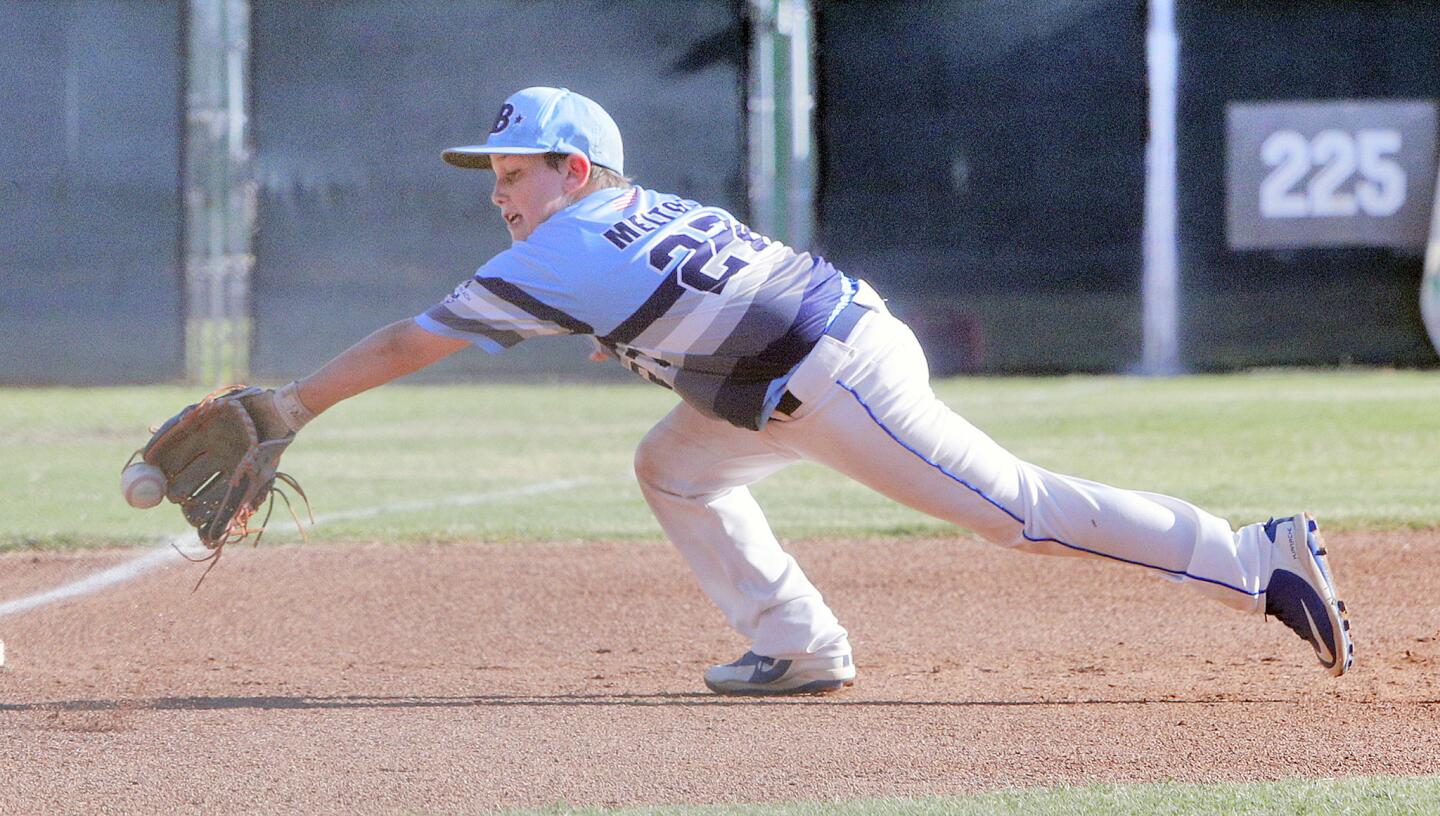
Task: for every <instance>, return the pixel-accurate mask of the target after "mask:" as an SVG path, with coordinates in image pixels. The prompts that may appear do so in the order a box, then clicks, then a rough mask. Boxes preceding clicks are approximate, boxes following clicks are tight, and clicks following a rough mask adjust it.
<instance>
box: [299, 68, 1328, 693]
mask: <svg viewBox="0 0 1440 816" xmlns="http://www.w3.org/2000/svg"><path fill="white" fill-rule="evenodd" d="M444 159H445V161H447V162H449V163H450V164H452V165H456V166H459V167H464V168H480V169H485V170H491V171H493V172H494V186H493V190H492V192H491V200H492V202H493V203H494V204H495V207H496V208H497V209H498V210H499V214H500V217H501V218H502V220H503V221H504V222H505V228H506V229H507V230H509V232H510V237H511V238H512V240H513V243H512V245H511V246H510V248H509V249H507V250H505V251H504V252H501V253H500V254H498V255H496V256H495V257H493V258H491V259H490V260H489V261H487V262H485V264H484V265H482V266H481V267H480V268H479V270H478V271H477V272H476V273H475V274H474V276H473V277H471V278H469V279H467V280H465V281H464V282H463V283H461V284H460V285H459V286H458V287H457V288H456V289H455V290H454V291H453V292H452V293H451V294H450V295H449V296H448V297H446V298H445V299H444V300H442V301H441V302H439V303H438V304H436V305H435V306H434V307H432V308H430V309H428V310H427V311H425V312H424V313H423V314H421V315H418V316H416V317H414V318H413V319H406V320H402V321H399V322H397V323H394V324H392V325H389V326H386V327H385V328H382V329H380V330H379V331H377V332H375V333H374V334H372V335H371V336H369V337H367V338H366V339H364V340H362V341H361V342H359V343H358V344H356V345H355V346H353V347H352V348H350V349H349V350H347V351H345V352H343V353H342V354H340V355H339V356H337V357H336V358H335V359H333V360H331V361H330V362H329V363H327V364H326V365H325V366H323V367H322V368H321V369H320V370H319V371H317V372H315V373H314V374H312V375H310V376H308V377H305V378H304V379H302V380H299V381H297V382H295V383H291V384H290V385H288V386H286V387H284V388H282V389H280V390H279V391H278V392H275V404H276V406H277V407H278V408H279V409H280V411H281V413H282V415H283V416H285V418H286V421H287V423H288V425H289V426H290V428H291V429H292V430H298V429H299V428H300V426H302V425H303V424H304V423H305V422H308V421H309V420H310V419H311V418H313V417H314V416H315V415H316V414H318V413H320V412H322V411H324V410H326V409H327V408H329V407H330V406H332V405H334V404H335V403H336V402H338V401H340V400H343V399H346V398H348V397H351V396H353V395H355V394H358V393H360V392H362V391H365V390H366V389H369V388H372V387H375V386H378V385H380V384H382V383H385V382H389V381H390V380H393V379H395V378H397V377H400V376H402V375H405V374H408V373H410V372H413V371H416V370H418V369H420V368H422V367H424V366H427V365H430V364H431V363H434V362H436V361H438V360H440V359H442V358H444V357H446V356H448V355H450V354H452V353H454V352H456V351H458V350H460V349H462V348H465V347H467V346H478V347H479V348H481V349H483V350H484V351H486V352H490V353H498V352H501V351H503V350H505V349H507V348H509V347H511V346H513V345H515V344H517V343H519V342H521V341H523V340H525V339H526V338H529V337H535V336H538V335H551V334H579V335H588V336H591V337H593V338H594V339H595V341H596V343H597V349H598V350H599V351H600V353H602V354H603V355H605V356H606V357H610V358H613V359H615V360H616V361H618V362H620V363H621V364H622V365H624V366H626V367H627V368H629V369H630V370H632V371H633V372H635V373H636V374H638V375H639V376H641V377H643V378H644V379H646V380H649V381H650V382H652V383H655V384H656V385H659V386H661V387H663V388H668V389H672V390H674V391H675V393H676V394H677V395H678V396H679V397H680V401H679V404H677V405H676V406H675V408H674V410H672V411H671V412H670V413H669V415H667V416H666V417H665V418H664V419H662V420H660V422H659V424H657V425H656V426H655V427H654V428H653V429H652V430H651V431H650V432H649V434H647V435H646V436H645V438H644V440H643V441H642V442H641V443H640V447H639V450H638V451H637V452H636V455H635V474H636V476H637V478H638V480H639V484H640V489H641V491H642V492H643V493H644V496H645V499H646V501H647V502H648V503H649V505H650V507H651V509H652V510H653V511H654V514H655V517H656V518H657V519H658V520H659V522H660V526H661V527H662V528H663V529H664V531H665V534H666V535H667V536H668V537H669V539H670V540H671V541H672V542H673V543H674V545H675V546H676V547H677V548H678V549H679V550H680V553H681V554H682V555H683V556H684V558H685V560H686V561H687V562H688V563H689V565H690V568H691V570H693V572H694V574H695V577H696V579H697V580H698V581H699V583H700V586H701V587H702V588H703V589H704V591H705V593H706V594H707V595H708V596H709V597H710V599H711V600H713V601H714V602H715V604H716V605H717V606H718V607H719V608H720V610H721V611H722V612H723V613H724V615H725V618H726V619H727V620H728V621H729V622H730V625H731V626H733V627H734V628H735V629H736V630H737V631H739V632H740V633H741V634H742V635H743V636H744V637H745V638H747V639H748V641H749V642H750V650H749V651H747V652H746V653H745V654H744V655H743V656H741V657H740V658H739V659H738V660H736V661H734V662H732V663H728V664H724V665H718V666H713V667H711V668H710V669H709V670H708V671H706V672H705V676H704V682H705V684H706V685H707V686H708V687H709V688H710V689H712V690H713V691H715V692H717V693H720V694H795V693H817V692H828V691H834V690H837V689H839V688H841V687H843V686H847V685H850V684H851V683H853V681H854V679H855V666H854V664H853V662H852V659H851V650H850V643H849V640H848V639H847V635H846V631H845V629H844V627H842V626H841V625H840V622H839V621H838V620H836V618H835V615H834V614H833V613H832V612H831V611H830V608H829V607H828V606H826V604H825V601H824V600H823V599H822V598H821V595H820V592H819V591H818V590H817V589H816V588H815V586H814V585H813V584H812V583H811V582H810V580H809V579H808V578H806V576H805V573H804V572H802V571H801V569H800V566H799V565H798V564H797V563H796V562H795V559H794V558H792V557H791V556H790V555H789V554H787V553H786V552H785V551H784V550H783V549H781V547H780V545H779V543H778V542H777V541H776V539H775V536H774V534H773V533H772V532H771V530H770V527H769V525H768V524H767V522H766V520H765V517H764V515H763V514H762V513H761V510H760V507H759V505H757V504H756V502H755V500H754V498H752V497H751V494H750V491H749V489H748V486H749V485H750V484H751V483H753V482H756V481H758V480H760V479H762V478H764V477H765V476H768V475H769V474H771V473H774V472H776V471H778V470H780V469H781V468H783V467H785V466H787V465H789V464H791V463H793V462H796V461H799V460H802V459H805V460H809V461H812V462H819V463H821V464H823V465H826V466H828V467H830V468H833V469H835V470H837V471H839V472H841V473H844V474H845V475H847V476H850V477H851V478H853V479H856V480H858V481H859V482H861V483H863V484H865V485H868V486H869V487H871V488H872V489H874V490H876V491H879V492H880V493H882V494H884V495H886V496H889V497H890V498H892V499H894V500H895V501H898V502H901V503H903V504H906V505H908V506H910V507H913V508H915V509H918V510H921V511H923V512H925V513H928V514H930V515H932V516H935V517H937V518H941V519H945V520H947V521H950V522H953V523H954V524H957V525H959V526H962V527H965V528H967V529H969V530H972V531H974V532H975V533H978V534H979V535H981V536H983V537H984V538H985V539H986V540H988V541H991V542H993V543H996V544H999V545H1002V546H1006V547H1013V548H1016V549H1020V550H1025V551H1028V552H1035V553H1046V554H1051V555H1072V556H1083V557H1088V558H1099V559H1105V560H1109V561H1116V562H1120V563H1124V564H1131V565H1134V566H1136V567H1138V568H1140V569H1143V570H1148V571H1150V572H1154V573H1158V574H1160V575H1164V576H1166V577H1168V578H1171V579H1173V580H1174V581H1176V582H1178V583H1183V584H1186V585H1189V586H1190V587H1192V588H1194V589H1195V590H1197V591H1198V592H1199V593H1201V594H1202V595H1205V596H1208V597H1209V598H1211V599H1213V600H1216V601H1219V602H1220V603H1222V604H1225V605H1226V606H1230V607H1233V608H1235V609H1237V610H1239V611H1241V612H1244V613H1247V614H1251V615H1254V616H1257V617H1259V616H1261V615H1270V616H1274V617H1277V618H1279V619H1280V620H1281V621H1283V622H1284V623H1285V624H1286V625H1288V626H1289V627H1290V628H1291V629H1292V630H1294V631H1295V632H1296V633H1297V634H1299V635H1300V637H1301V638H1303V639H1304V640H1305V641H1307V642H1308V643H1309V644H1310V645H1311V646H1312V647H1313V648H1314V651H1315V654H1316V656H1317V657H1318V659H1319V661H1320V664H1321V665H1322V666H1323V667H1324V668H1325V669H1326V670H1327V671H1328V672H1329V673H1330V674H1333V675H1336V676H1338V675H1340V674H1343V673H1344V672H1345V670H1346V669H1347V668H1348V667H1349V666H1350V665H1351V660H1352V653H1353V648H1352V645H1351V639H1350V634H1349V631H1348V630H1349V622H1348V620H1346V617H1345V607H1344V605H1343V604H1342V603H1341V602H1340V601H1339V600H1337V598H1336V594H1335V586H1334V583H1333V581H1332V579H1331V576H1330V571H1329V568H1328V566H1327V563H1326V558H1325V550H1324V549H1323V546H1322V543H1321V539H1320V535H1319V532H1318V530H1317V528H1316V524H1315V521H1314V520H1313V519H1312V518H1311V517H1310V516H1309V515H1308V514H1297V515H1291V516H1286V517H1283V518H1278V519H1272V520H1270V521H1268V522H1265V523H1263V524H1251V525H1248V526H1245V527H1242V528H1240V530H1239V531H1238V532H1237V531H1233V530H1232V529H1231V527H1230V524H1229V522H1227V521H1225V520H1224V519H1221V518H1218V517H1216V516H1214V515H1211V514H1210V513H1207V512H1206V511H1204V510H1202V509H1200V508H1198V507H1196V506H1194V505H1192V504H1189V503H1187V502H1185V501H1182V500H1180V499H1176V498H1171V497H1169V496H1162V495H1158V494H1154V493H1144V492H1139V491H1134V490H1121V489H1118V488H1114V487H1109V486H1107V485H1103V484H1098V483H1095V482H1091V481H1086V480H1083V479H1076V478H1072V477H1069V476H1062V475H1060V474H1056V473H1051V472H1049V471H1047V470H1044V469H1043V468H1040V467H1037V466H1035V465H1032V464H1029V463H1027V462H1023V461H1020V460H1019V459H1017V458H1016V457H1015V456H1013V455H1012V454H1010V453H1009V452H1007V451H1006V450H1005V449H1003V448H1001V447H1000V446H999V445H997V444H996V443H995V442H994V441H992V440H991V439H990V438H989V437H988V436H986V435H985V434H984V433H982V432H981V431H979V430H977V429H976V428H975V427H974V426H972V425H971V424H970V423H968V422H966V421H965V420H964V419H963V418H961V417H960V416H958V415H956V414H955V413H953V412H952V411H951V410H950V409H949V408H947V407H946V406H945V405H944V404H943V403H941V402H940V401H939V400H938V399H937V398H936V397H935V395H934V393H933V392H932V391H931V388H930V384H929V371H928V369H927V367H926V363H925V356H924V354H923V353H922V352H921V349H920V345H919V344H918V343H917V342H916V340H915V336H914V335H913V334H912V333H911V331H910V329H909V328H907V327H906V326H905V324H904V323H902V322H901V321H899V320H897V319H896V318H895V317H894V316H893V315H891V314H890V313H889V311H888V310H887V309H886V307H885V302H884V301H883V300H882V298H881V297H880V296H879V295H878V294H877V293H876V292H875V290H874V289H872V288H871V287H870V286H869V285H867V284H866V283H865V282H863V281H860V280H856V279H855V278H852V277H850V276H848V275H846V274H845V273H843V272H841V271H840V270H838V269H836V268H835V267H834V266H832V265H831V264H830V263H828V262H827V261H825V260H824V259H823V258H820V257H817V256H814V255H811V254H809V253H807V252H805V251H803V250H800V249H797V248H792V247H789V246H786V245H784V244H782V243H780V242H779V241H775V240H772V239H770V238H767V237H765V236H763V235H760V234H758V233H756V232H754V231H752V230H751V229H750V228H749V227H747V226H746V225H745V224H744V223H742V222H741V221H740V220H739V219H737V218H736V217H735V216H734V215H732V214H731V213H729V212H726V211H725V210H723V209H720V208H718V207H713V206H707V205H705V204H703V203H700V202H697V201H691V200H689V199H686V198H683V197H681V196H678V195H671V194H667V193H661V192H656V191H654V190H648V189H644V188H642V187H639V186H636V185H633V184H632V183H631V182H630V180H629V179H627V178H625V176H624V175H623V174H624V172H625V163H624V162H625V159H624V151H623V147H622V144H621V138H620V131H619V129H618V128H617V126H616V124H615V122H614V121H613V120H612V119H611V118H610V116H609V115H608V114H607V113H606V112H605V111H604V110H603V109H602V108H601V107H600V106H599V105H598V104H596V103H595V102H593V101H591V100H590V99H588V98H586V97H584V96H581V95H580V94H577V93H574V92H571V91H569V90H566V89H564V88H543V87H535V88H526V89H524V90H522V91H519V92H517V93H515V94H514V95H512V96H510V97H509V98H508V99H506V100H505V102H504V104H503V105H501V107H500V110H499V113H498V114H497V115H496V117H495V120H494V126H493V127H492V128H491V130H490V133H489V136H488V138H487V139H486V141H485V143H484V144H481V145H475V146H469V147H457V148H453V149H451V150H447V151H445V153H444ZM1295 455H1296V456H1300V455H1301V454H1300V452H1296V453H1295Z"/></svg>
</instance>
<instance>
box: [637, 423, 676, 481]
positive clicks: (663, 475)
mask: <svg viewBox="0 0 1440 816" xmlns="http://www.w3.org/2000/svg"><path fill="white" fill-rule="evenodd" d="M664 436H665V435H664V434H663V433H662V432H660V431H659V429H658V428H657V429H653V430H651V431H650V433H648V434H646V435H645V438H644V439H642V440H640V446H639V447H637V448H636V449H635V464H634V467H635V479H636V480H637V481H639V482H640V486H641V487H643V488H647V489H652V490H666V489H667V488H666V485H667V484H668V483H669V482H670V481H671V477H672V473H673V469H674V463H675V461H677V460H676V457H675V456H674V455H673V452H672V451H669V450H668V448H669V446H668V445H666V444H665V441H664Z"/></svg>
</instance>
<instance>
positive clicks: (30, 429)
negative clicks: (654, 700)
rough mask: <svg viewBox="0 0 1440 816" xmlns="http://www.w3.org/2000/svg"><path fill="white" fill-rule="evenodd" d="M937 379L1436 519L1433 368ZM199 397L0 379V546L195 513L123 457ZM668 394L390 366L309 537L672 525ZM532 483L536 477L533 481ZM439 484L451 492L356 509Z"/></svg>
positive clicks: (142, 531) (791, 474)
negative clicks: (658, 456) (150, 488)
mask: <svg viewBox="0 0 1440 816" xmlns="http://www.w3.org/2000/svg"><path fill="white" fill-rule="evenodd" d="M937 392H938V393H939V394H940V395H941V397H942V398H943V399H944V400H945V401H946V402H947V403H948V404H950V405H951V406H952V407H953V408H955V409H956V410H957V411H959V412H960V413H961V414H963V415H964V416H966V417H967V418H968V419H970V420H971V421H972V422H973V423H975V424H976V425H978V426H979V427H981V428H983V429H985V430H986V431H987V432H988V433H989V434H990V435H991V436H993V437H995V438H996V439H997V440H998V441H1000V442H1001V443H1002V444H1004V445H1006V446H1007V447H1008V448H1010V449H1011V450H1012V451H1014V452H1015V453H1017V454H1018V455H1020V456H1021V457H1023V458H1025V459H1028V460H1030V461H1032V462H1035V463H1036V464H1039V465H1042V466H1044V467H1046V468H1049V469H1051V470H1056V471H1060V472H1064V473H1070V474H1073V475H1076V476H1083V477H1086V478H1090V479H1096V480H1099V481H1104V482H1109V483H1112V484H1117V485H1121V486H1125V487H1133V488H1139V489H1145V490H1153V491H1159V492H1165V493H1171V494H1174V495H1178V496H1182V497H1185V498H1187V499H1190V500H1191V501H1194V502H1196V503H1198V504H1200V505H1202V506H1204V507H1206V508H1207V509H1210V510H1212V511H1214V512H1216V513H1219V514H1220V515H1222V516H1225V517H1227V518H1230V519H1231V520H1232V521H1233V522H1235V523H1243V522H1247V521H1250V520H1254V519H1257V518H1265V517H1267V516H1269V515H1271V514H1277V513H1285V512H1294V511H1296V510H1298V509H1301V508H1306V509H1311V510H1313V511H1315V512H1316V513H1318V514H1319V515H1320V516H1321V519H1322V521H1323V522H1324V523H1325V524H1326V525H1327V527H1328V528H1330V529H1337V528H1339V529H1345V528H1389V527H1406V526H1410V527H1429V526H1436V525H1440V504H1437V503H1436V502H1435V500H1434V499H1435V496H1436V495H1437V494H1440V457H1437V456H1436V455H1435V453H1436V441H1437V439H1440V411H1437V410H1436V409H1435V406H1437V405H1440V374H1435V373H1425V372H1388V371H1340V372H1319V373H1316V372H1309V373H1259V374H1245V375H1231V376H1216V377H1209V376H1207V377H1182V378H1174V379H1160V380H1149V379H1138V378H1124V377H1046V378H1005V379H991V378H961V379H953V380H946V381H943V382H940V383H938V384H937ZM198 395H199V393H198V389H191V388H180V387H174V386H167V387H155V388H105V389H0V458H3V460H4V461H5V463H6V465H5V470H4V472H5V473H6V474H7V476H8V478H9V484H8V485H7V489H6V490H5V491H3V492H0V520H3V521H0V550H3V549H20V548H31V547H41V548H53V547H79V546H99V545H113V544H121V545H123V544H138V543H145V542H149V541H153V540H154V539H156V538H158V537H162V536H166V535H169V534H173V533H176V532H180V531H182V530H184V529H185V528H184V526H183V524H182V522H181V521H180V518H179V515H178V513H177V512H176V510H175V508H174V507H173V506H172V505H168V504H167V505H162V507H161V508H157V509H154V510H149V511H137V510H134V509H131V508H130V507H128V506H126V505H125V504H124V502H123V500H122V499H121V498H120V494H119V489H118V483H119V473H120V468H121V465H123V464H124V462H125V459H126V457H127V456H129V454H130V452H131V451H132V450H134V449H135V448H136V447H138V446H139V445H141V444H142V443H143V442H144V441H145V439H146V438H147V437H148V432H147V428H148V427H149V426H151V425H153V424H156V423H158V422H160V421H162V420H163V419H164V418H165V417H167V416H168V415H169V414H171V413H173V412H174V411H175V410H176V409H178V408H179V407H180V406H181V405H183V404H185V403H186V402H189V401H193V400H194V399H195V398H196V397H197V396H198ZM674 399H675V398H674V397H673V396H672V395H670V394H669V393H668V392H665V391H663V390H661V389H658V388H653V387H648V386H644V385H643V384H638V383H637V384H634V385H513V384H508V385H492V386H487V385H452V386H408V385H394V386H389V387H386V388H382V389H378V390H376V391H373V392H370V393H368V394H364V395H362V396H360V397H357V398H356V399H354V400H351V401H349V402H347V403H344V404H342V405H340V406H337V407H336V408H335V409H333V410H332V411H331V412H329V413H327V414H326V415H325V416H324V417H322V418H321V419H320V420H318V421H316V422H315V423H314V424H313V425H312V426H310V427H309V428H306V430H305V431H304V432H303V433H302V434H301V435H300V438H299V440H298V441H297V443H296V444H295V446H294V447H293V448H291V450H290V452H289V453H287V455H286V457H285V462H284V469H285V470H288V471H289V472H291V473H293V474H295V475H296V476H297V477H299V479H300V480H301V483H302V484H303V485H304V486H305V488H306V490H307V491H308V492H309V494H310V496H311V499H312V501H313V503H314V506H315V511H316V513H317V514H318V515H319V516H320V517H321V520H322V522H324V523H323V524H321V525H320V526H319V527H317V528H315V529H313V530H312V531H311V538H312V540H316V539H318V540H348V539H364V540H395V541H402V542H413V541H426V540H465V539H483V540H493V541H510V540H515V541H527V540H550V539H558V540H574V539H610V538H622V539H658V538H659V537H660V532H659V528H658V527H657V526H656V524H655V522H654V520H653V519H652V518H651V516H650V513H649V511H648V509H647V508H646V506H645V504H644V501H643V500H642V499H641V497H640V494H639V491H638V489H637V488H636V486H635V484H634V480H633V477H632V476H631V473H630V462H631V456H632V453H633V450H634V448H635V445H636V443H638V442H639V440H640V438H641V437H642V436H643V435H644V433H645V431H646V430H647V429H648V428H649V427H650V426H651V425H652V424H654V422H655V421H656V420H658V419H659V418H660V417H661V416H663V415H664V414H665V412H666V411H667V410H669V408H670V406H671V405H673V403H674ZM562 482H563V484H561V483H562ZM535 486H539V488H538V489H540V490H542V491H543V492H537V493H533V494H530V495H523V491H524V490H525V489H531V488H535ZM517 489H518V490H519V491H520V492H521V493H522V495H511V496H509V497H506V496H505V493H506V492H507V491H508V492H514V491H517ZM755 493H756V495H757V496H758V497H759V499H760V501H761V503H762V504H763V505H764V506H765V507H766V510H767V512H768V514H769V515H770V517H771V520H772V521H773V523H774V525H775V528H776V530H777V532H778V533H779V534H780V535H781V536H782V537H792V538H793V537H813V536H852V537H868V536H890V535H916V534H918V535H925V534H940V533H943V532H944V531H946V530H947V529H948V528H947V526H946V525H945V524H943V523H941V522H938V521H935V520H933V519H930V518H928V517H925V516H922V515H920V514H917V513H915V512H913V511H910V510H907V509H905V508H903V507H899V506H897V505H895V504H893V503H891V502H890V501H888V500H886V499H884V498H882V497H880V496H878V495H876V494H873V493H871V492H870V491H868V490H867V489H865V488H862V487H860V486H859V485H856V484H854V483H851V482H849V481H848V480H846V479H844V478H843V477H840V476H838V475H836V474H834V473H831V472H830V471H827V470H825V469H823V468H820V467H818V466H812V465H808V464H801V465H797V466H795V467H793V468H790V469H788V470H786V471H783V472H782V473H780V474H777V475H776V476H774V477H772V478H770V479H768V480H766V481H765V482H762V483H761V484H760V485H758V486H757V487H756V489H755ZM437 500H443V501H450V502H452V503H450V504H447V505H442V506H438V507H430V508H414V507H412V508H411V509H404V508H403V507H402V508H398V509H395V510H393V511H390V512H385V513H382V514H379V515H373V516H367V517H358V518H350V519H346V518H345V514H347V513H354V512H357V511H361V510H365V509H367V508H374V507H376V506H383V505H404V504H405V503H423V502H427V501H437ZM279 512H281V513H282V514H283V510H281V511H279ZM327 519H328V520H327ZM272 533H278V534H277V535H276V536H275V537H276V538H277V539H283V538H284V537H285V536H286V535H290V534H287V533H285V532H284V531H283V530H278V529H276V530H272Z"/></svg>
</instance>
